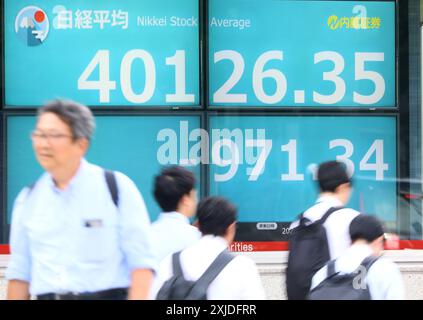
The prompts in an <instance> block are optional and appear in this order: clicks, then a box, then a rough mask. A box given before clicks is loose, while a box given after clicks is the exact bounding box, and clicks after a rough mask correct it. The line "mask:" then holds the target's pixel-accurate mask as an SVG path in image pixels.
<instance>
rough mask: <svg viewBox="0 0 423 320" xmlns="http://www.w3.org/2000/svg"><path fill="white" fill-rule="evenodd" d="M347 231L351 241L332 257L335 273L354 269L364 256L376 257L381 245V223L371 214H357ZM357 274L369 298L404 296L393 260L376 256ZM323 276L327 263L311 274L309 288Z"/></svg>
mask: <svg viewBox="0 0 423 320" xmlns="http://www.w3.org/2000/svg"><path fill="white" fill-rule="evenodd" d="M349 230H350V236H351V240H352V242H353V244H352V245H351V247H349V248H348V250H347V251H346V252H345V253H344V254H342V255H341V256H340V257H339V258H338V259H336V260H335V272H339V273H340V274H346V273H353V272H357V271H358V270H359V269H358V267H359V266H360V264H361V263H362V262H363V260H364V259H365V258H367V257H369V256H375V257H379V256H380V255H381V253H382V250H383V247H384V230H383V225H382V223H381V222H380V221H379V220H378V219H377V218H376V217H374V216H368V215H359V216H357V217H356V218H354V220H353V221H352V222H351V224H350V228H349ZM361 273H362V274H361V275H360V276H361V277H362V279H360V280H361V281H363V280H364V281H365V285H367V286H368V289H369V292H370V297H371V299H372V300H401V299H404V285H403V280H402V276H401V273H400V271H399V269H398V267H397V266H396V265H395V264H394V263H393V262H391V261H389V260H387V259H384V258H382V257H380V258H378V259H377V260H376V261H375V262H374V263H373V264H372V265H371V266H370V268H369V269H368V270H367V272H361ZM357 274H358V272H357ZM358 275H359V274H358ZM326 277H327V265H326V266H324V267H323V268H322V269H320V270H319V271H318V272H317V273H316V274H315V275H314V277H313V279H312V285H311V290H313V289H314V288H316V287H318V286H319V284H321V283H322V281H323V280H325V279H326Z"/></svg>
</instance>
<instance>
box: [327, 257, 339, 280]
mask: <svg viewBox="0 0 423 320" xmlns="http://www.w3.org/2000/svg"><path fill="white" fill-rule="evenodd" d="M326 268H327V273H326V278H330V277H333V276H334V275H335V274H337V272H336V271H335V260H330V261H329V262H328V263H327V265H326Z"/></svg>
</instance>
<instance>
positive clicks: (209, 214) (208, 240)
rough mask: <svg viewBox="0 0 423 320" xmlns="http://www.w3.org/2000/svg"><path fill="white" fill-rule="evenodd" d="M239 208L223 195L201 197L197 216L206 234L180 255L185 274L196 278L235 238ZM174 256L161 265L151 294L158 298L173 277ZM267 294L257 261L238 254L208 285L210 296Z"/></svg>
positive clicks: (241, 297) (235, 297)
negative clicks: (164, 284)
mask: <svg viewBox="0 0 423 320" xmlns="http://www.w3.org/2000/svg"><path fill="white" fill-rule="evenodd" d="M236 214H237V211H236V208H235V207H234V206H233V205H232V204H231V203H230V202H229V201H227V200H225V199H223V198H220V197H210V198H206V199H203V200H202V201H200V203H199V205H198V209H197V218H198V224H199V229H200V231H201V233H202V235H203V236H202V238H201V239H200V240H199V241H197V242H196V243H195V244H193V245H191V246H190V247H188V248H186V249H185V250H183V251H182V253H181V255H180V263H181V268H182V272H183V275H184V278H185V279H186V280H188V281H196V280H198V279H199V278H200V276H201V275H202V274H203V273H204V272H205V271H206V269H207V268H208V267H209V266H210V265H211V263H212V262H213V261H214V260H215V258H216V257H217V256H218V255H219V254H220V253H221V252H222V251H223V250H227V248H228V245H229V244H230V243H231V242H232V241H233V239H234V236H235V228H236ZM172 275H173V271H172V256H167V257H166V258H165V259H164V260H163V261H162V263H161V264H160V266H159V271H158V272H157V277H156V278H155V279H154V282H153V286H152V292H151V296H152V298H155V297H156V295H157V292H158V291H159V290H160V288H161V287H162V285H163V283H164V282H165V281H166V280H168V279H169V278H171V277H172ZM264 298H265V294H264V290H263V286H262V283H261V279H260V275H259V273H258V271H257V267H256V265H255V263H254V262H253V261H252V260H251V259H249V258H247V257H245V256H241V255H238V256H236V257H235V258H234V259H232V260H231V261H230V262H229V263H228V264H227V265H226V266H225V268H224V269H223V270H222V271H221V272H220V273H219V274H218V276H217V277H216V278H215V279H214V280H213V281H212V282H211V284H210V286H209V287H208V289H207V299H208V300H220V299H222V300H250V299H264Z"/></svg>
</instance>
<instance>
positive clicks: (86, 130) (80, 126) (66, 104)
mask: <svg viewBox="0 0 423 320" xmlns="http://www.w3.org/2000/svg"><path fill="white" fill-rule="evenodd" d="M47 112H51V113H54V114H55V115H56V116H58V117H59V118H60V120H62V121H63V122H65V123H66V124H67V125H68V126H69V127H70V129H71V131H72V138H73V139H74V140H76V139H81V138H85V139H87V140H88V141H90V140H91V137H92V135H93V133H94V129H95V121H94V116H93V114H92V112H91V110H90V109H89V108H88V107H86V106H84V105H82V104H79V103H77V102H75V101H71V100H53V101H51V102H48V103H47V104H45V105H44V106H43V107H42V108H40V109H38V118H39V117H40V116H41V115H43V114H44V113H47Z"/></svg>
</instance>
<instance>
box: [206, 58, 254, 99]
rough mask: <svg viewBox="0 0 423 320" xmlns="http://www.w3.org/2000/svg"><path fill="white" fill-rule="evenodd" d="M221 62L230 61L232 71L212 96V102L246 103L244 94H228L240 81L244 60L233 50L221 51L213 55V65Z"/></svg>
mask: <svg viewBox="0 0 423 320" xmlns="http://www.w3.org/2000/svg"><path fill="white" fill-rule="evenodd" d="M221 60H231V61H232V63H233V65H234V69H233V72H232V74H231V76H230V77H229V79H228V80H227V81H226V82H225V83H224V84H223V85H222V86H221V87H220V88H219V89H218V90H217V91H216V92H215V93H214V94H213V101H214V102H216V103H217V102H220V103H223V102H232V103H246V102H247V95H246V94H237V93H228V92H229V91H230V90H231V89H232V88H233V87H234V86H235V85H236V84H237V83H238V81H239V80H240V79H241V77H242V74H243V72H244V59H243V58H242V56H241V55H240V54H239V53H238V52H236V51H233V50H222V51H218V52H216V53H215V54H214V63H217V62H219V61H221Z"/></svg>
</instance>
